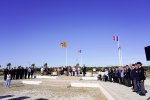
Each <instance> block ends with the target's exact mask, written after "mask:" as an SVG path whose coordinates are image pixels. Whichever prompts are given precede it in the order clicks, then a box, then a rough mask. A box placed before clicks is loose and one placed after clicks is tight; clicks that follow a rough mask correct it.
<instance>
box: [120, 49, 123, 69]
mask: <svg viewBox="0 0 150 100" xmlns="http://www.w3.org/2000/svg"><path fill="white" fill-rule="evenodd" d="M120 51H121V65H122V67H123V58H122V56H123V55H122V48H120Z"/></svg>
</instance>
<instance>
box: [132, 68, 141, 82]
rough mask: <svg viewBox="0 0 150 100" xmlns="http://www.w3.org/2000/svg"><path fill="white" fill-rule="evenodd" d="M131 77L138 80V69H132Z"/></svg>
mask: <svg viewBox="0 0 150 100" xmlns="http://www.w3.org/2000/svg"><path fill="white" fill-rule="evenodd" d="M131 77H132V79H133V80H139V79H140V77H139V69H136V68H135V69H133V70H132V76H131Z"/></svg>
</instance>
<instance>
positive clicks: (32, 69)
mask: <svg viewBox="0 0 150 100" xmlns="http://www.w3.org/2000/svg"><path fill="white" fill-rule="evenodd" d="M33 75H34V68H31V78H33Z"/></svg>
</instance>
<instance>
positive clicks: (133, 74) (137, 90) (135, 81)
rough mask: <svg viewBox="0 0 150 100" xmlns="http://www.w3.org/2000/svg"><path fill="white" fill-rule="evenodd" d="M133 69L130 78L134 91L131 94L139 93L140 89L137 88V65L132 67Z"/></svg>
mask: <svg viewBox="0 0 150 100" xmlns="http://www.w3.org/2000/svg"><path fill="white" fill-rule="evenodd" d="M134 66H135V68H134V69H133V70H132V78H133V84H134V89H133V92H137V93H139V92H140V88H139V80H140V78H139V68H138V66H137V64H135V65H134Z"/></svg>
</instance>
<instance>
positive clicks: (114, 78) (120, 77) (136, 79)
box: [98, 62, 147, 96]
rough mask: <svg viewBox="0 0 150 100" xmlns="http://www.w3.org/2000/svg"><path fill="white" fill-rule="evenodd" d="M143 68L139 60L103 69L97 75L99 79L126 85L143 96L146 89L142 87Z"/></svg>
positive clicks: (143, 78)
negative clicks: (123, 65)
mask: <svg viewBox="0 0 150 100" xmlns="http://www.w3.org/2000/svg"><path fill="white" fill-rule="evenodd" d="M145 74H146V73H145V70H144V68H143V67H142V63H141V62H137V63H135V64H132V66H130V67H129V66H128V65H126V66H125V67H115V68H109V69H105V71H104V72H103V73H101V74H100V75H99V77H98V78H99V79H100V80H104V81H109V82H114V83H119V84H122V85H125V86H128V87H132V91H133V92H136V93H138V94H139V95H141V96H144V95H145V94H146V93H147V91H146V90H145V87H144V80H145V79H146V77H145Z"/></svg>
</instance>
